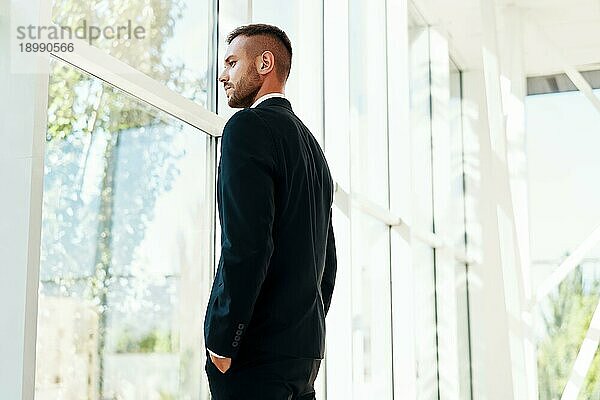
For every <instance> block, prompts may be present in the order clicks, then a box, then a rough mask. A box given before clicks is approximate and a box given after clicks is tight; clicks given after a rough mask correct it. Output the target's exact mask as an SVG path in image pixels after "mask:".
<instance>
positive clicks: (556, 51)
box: [527, 13, 600, 113]
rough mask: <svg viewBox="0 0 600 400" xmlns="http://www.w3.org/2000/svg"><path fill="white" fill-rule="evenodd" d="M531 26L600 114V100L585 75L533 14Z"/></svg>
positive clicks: (529, 19)
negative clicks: (571, 61)
mask: <svg viewBox="0 0 600 400" xmlns="http://www.w3.org/2000/svg"><path fill="white" fill-rule="evenodd" d="M527 19H528V21H529V26H530V27H531V29H532V30H533V31H534V32H535V33H536V34H537V36H538V38H539V41H540V42H541V43H542V44H543V45H544V46H545V47H546V49H548V50H549V51H550V53H551V54H552V55H553V57H554V58H555V59H556V61H558V62H559V63H560V65H562V68H563V70H564V71H565V73H566V74H567V76H568V77H569V79H571V81H572V82H573V84H574V85H575V87H576V88H577V89H578V90H579V91H580V92H581V93H582V94H583V95H584V96H585V97H586V98H587V99H588V100H589V101H590V104H591V105H592V106H593V107H594V108H595V109H596V111H598V112H599V113H600V98H598V96H596V95H595V94H594V92H593V89H592V87H591V86H590V84H589V83H588V81H586V80H585V78H584V77H583V75H581V73H580V72H579V71H578V70H577V68H575V66H573V65H572V64H571V63H569V62H568V60H567V59H566V58H565V56H564V54H563V53H562V51H561V50H560V48H558V46H556V45H555V44H554V42H552V39H550V37H549V36H548V34H547V33H546V32H545V31H544V29H543V28H542V27H541V25H540V24H539V23H538V22H537V20H536V18H535V16H533V14H531V13H529V14H528V18H527Z"/></svg>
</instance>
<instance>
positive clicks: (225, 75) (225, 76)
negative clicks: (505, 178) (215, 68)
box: [219, 69, 229, 83]
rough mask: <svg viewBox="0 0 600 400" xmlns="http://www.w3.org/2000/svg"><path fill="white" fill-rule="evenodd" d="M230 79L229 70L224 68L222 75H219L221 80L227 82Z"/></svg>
mask: <svg viewBox="0 0 600 400" xmlns="http://www.w3.org/2000/svg"><path fill="white" fill-rule="evenodd" d="M228 80H229V76H228V75H227V70H226V69H224V70H223V72H221V75H219V82H221V83H225V82H227V81H228Z"/></svg>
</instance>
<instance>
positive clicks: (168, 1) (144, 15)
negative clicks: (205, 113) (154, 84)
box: [52, 0, 213, 106]
mask: <svg viewBox="0 0 600 400" xmlns="http://www.w3.org/2000/svg"><path fill="white" fill-rule="evenodd" d="M211 4H212V1H211V0H197V1H192V0H148V1H134V0H123V1H118V2H115V1H109V0H101V1H95V2H90V1H83V0H54V5H53V16H52V20H53V22H54V23H56V24H57V25H60V26H64V27H71V28H73V29H76V28H79V27H82V26H84V23H85V26H87V27H90V26H96V27H98V28H100V29H102V30H104V29H105V28H107V27H108V28H110V29H113V30H115V31H118V29H119V28H120V27H128V28H129V27H130V26H131V29H130V31H131V32H132V35H133V32H135V29H136V28H138V27H140V28H143V30H144V31H143V37H142V35H138V36H139V37H141V38H140V39H136V38H134V39H129V37H125V36H123V37H122V38H121V39H111V38H105V37H104V36H101V37H100V38H99V39H97V40H93V41H92V44H93V45H94V46H96V47H98V48H100V49H102V50H104V51H106V52H107V53H108V54H110V55H111V56H113V57H115V58H117V59H119V60H120V61H122V62H124V63H126V64H128V65H130V66H132V67H134V68H136V69H137V70H139V71H140V72H143V73H144V74H146V75H148V76H150V77H151V78H153V79H156V80H157V81H159V82H161V83H163V84H165V85H166V86H167V87H169V88H170V89H172V90H173V91H176V92H178V93H180V94H182V95H183V96H185V97H187V98H189V99H191V100H194V101H196V102H198V103H200V104H202V105H205V106H206V105H207V104H208V103H207V102H208V97H207V96H208V92H209V88H210V85H211V84H212V82H209V80H212V79H213V77H211V76H209V73H210V71H211V70H212V69H211V65H212V64H211V63H212V62H213V60H211V59H210V52H211V48H212V47H211V40H212V29H211V28H212V27H213V25H212V23H211V22H212V9H211ZM111 32H112V31H109V35H112V33H111ZM125 32H126V31H125V30H121V33H122V34H123V35H124V34H125Z"/></svg>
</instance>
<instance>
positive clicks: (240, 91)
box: [228, 65, 261, 108]
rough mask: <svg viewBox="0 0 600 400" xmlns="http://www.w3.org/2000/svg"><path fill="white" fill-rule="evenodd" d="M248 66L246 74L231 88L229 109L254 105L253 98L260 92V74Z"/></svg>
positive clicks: (251, 66)
mask: <svg viewBox="0 0 600 400" xmlns="http://www.w3.org/2000/svg"><path fill="white" fill-rule="evenodd" d="M253 67H254V66H253V65H250V66H249V68H248V69H247V70H246V74H245V75H244V76H242V77H241V78H240V81H239V82H238V83H237V85H235V87H234V88H233V93H232V94H231V97H229V100H228V104H229V107H231V108H248V107H250V106H251V105H252V104H253V103H254V98H255V97H256V94H257V93H258V92H259V90H260V86H261V82H260V74H259V73H258V72H256V70H255V69H254V68H253Z"/></svg>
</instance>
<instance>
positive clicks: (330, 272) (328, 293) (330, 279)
mask: <svg viewBox="0 0 600 400" xmlns="http://www.w3.org/2000/svg"><path fill="white" fill-rule="evenodd" d="M335 252H336V250H335V236H334V234H333V222H332V212H331V210H330V211H329V229H328V231H327V247H326V253H325V269H324V271H323V279H322V280H321V294H322V295H323V306H324V308H325V315H327V312H328V311H329V306H330V305H331V297H332V295H333V287H334V285H335V276H336V273H337V256H336V253H335Z"/></svg>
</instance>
